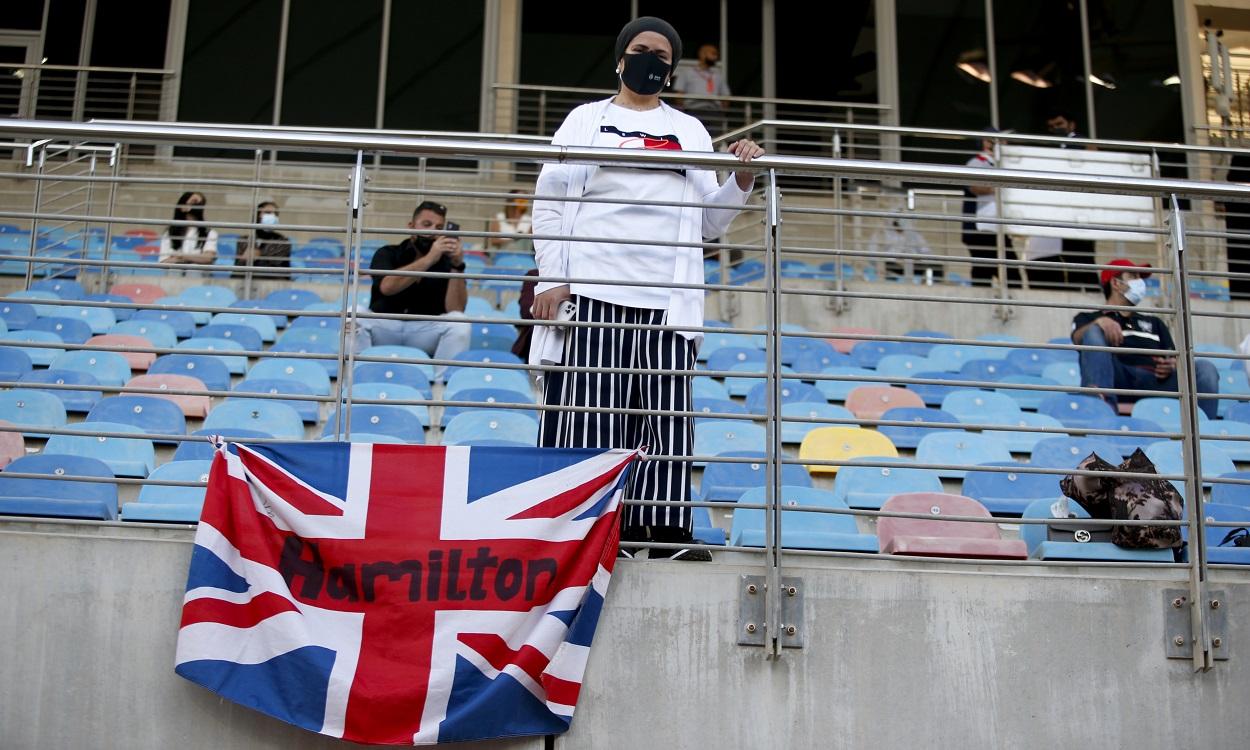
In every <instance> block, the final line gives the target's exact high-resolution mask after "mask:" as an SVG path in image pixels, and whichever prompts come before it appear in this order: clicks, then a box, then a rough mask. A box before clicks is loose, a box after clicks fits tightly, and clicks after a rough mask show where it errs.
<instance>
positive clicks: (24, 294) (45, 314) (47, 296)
mask: <svg viewBox="0 0 1250 750" xmlns="http://www.w3.org/2000/svg"><path fill="white" fill-rule="evenodd" d="M6 296H8V297H12V298H16V299H26V300H32V301H31V302H29V303H27V304H29V305H31V306H32V307H34V308H35V315H37V316H38V317H40V318H50V317H53V316H58V315H60V314H61V311H62V310H64V309H69V308H68V307H63V306H62V305H45V304H41V303H40V302H39V300H49V301H59V300H60V298H59V297H57V296H56V295H55V294H53V293H52V292H41V291H33V290H30V289H19V290H17V291H14V292H9V293H8V295H6Z"/></svg>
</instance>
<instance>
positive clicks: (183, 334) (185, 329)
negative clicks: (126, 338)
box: [101, 310, 195, 339]
mask: <svg viewBox="0 0 1250 750" xmlns="http://www.w3.org/2000/svg"><path fill="white" fill-rule="evenodd" d="M145 320H152V321H156V322H157V323H164V324H165V325H167V326H169V327H170V328H172V329H173V330H174V335H175V336H177V337H178V338H180V339H189V338H191V337H192V336H194V335H195V317H194V316H193V315H191V313H189V312H185V311H183V310H139V311H138V312H136V313H135V314H134V315H132V316H130V320H128V321H126V322H127V323H136V322H140V321H145ZM108 330H109V329H105V331H101V333H104V332H106V331H108ZM113 332H114V333H118V331H113Z"/></svg>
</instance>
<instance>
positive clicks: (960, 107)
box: [896, 0, 990, 130]
mask: <svg viewBox="0 0 1250 750" xmlns="http://www.w3.org/2000/svg"><path fill="white" fill-rule="evenodd" d="M896 7H897V8H898V15H897V19H898V26H897V29H898V85H899V112H898V121H899V123H901V124H903V125H908V126H916V127H925V128H953V129H961V130H964V129H967V130H976V129H980V128H984V127H986V126H988V125H989V124H990V70H989V64H988V62H987V55H986V43H985V5H984V3H982V2H975V1H974V2H969V0H896Z"/></svg>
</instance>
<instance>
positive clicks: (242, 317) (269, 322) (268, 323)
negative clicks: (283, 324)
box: [179, 312, 278, 344]
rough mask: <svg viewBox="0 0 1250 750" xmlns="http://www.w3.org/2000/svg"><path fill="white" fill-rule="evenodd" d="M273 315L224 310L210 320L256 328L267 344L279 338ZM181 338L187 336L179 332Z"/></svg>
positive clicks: (213, 322)
mask: <svg viewBox="0 0 1250 750" xmlns="http://www.w3.org/2000/svg"><path fill="white" fill-rule="evenodd" d="M272 317H273V316H270V315H262V314H260V313H242V312H222V313H217V314H216V315H214V316H213V317H212V319H211V320H209V324H210V325H232V326H247V327H249V328H253V329H255V331H256V332H257V333H259V334H260V340H261V341H263V342H265V343H266V344H268V343H271V342H273V341H276V340H277V338H278V328H277V326H276V325H275V324H274V322H273V319H272ZM179 337H180V338H186V337H185V336H182V335H181V334H179Z"/></svg>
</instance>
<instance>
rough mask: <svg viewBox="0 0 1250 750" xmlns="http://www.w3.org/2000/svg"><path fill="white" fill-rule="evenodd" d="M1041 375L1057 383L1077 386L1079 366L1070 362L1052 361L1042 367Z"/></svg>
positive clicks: (1079, 379)
mask: <svg viewBox="0 0 1250 750" xmlns="http://www.w3.org/2000/svg"><path fill="white" fill-rule="evenodd" d="M1042 377H1044V378H1048V379H1050V380H1053V381H1055V382H1056V383H1058V384H1059V385H1069V386H1073V387H1077V386H1079V385H1080V384H1081V367H1080V365H1076V364H1073V363H1071V362H1052V363H1050V364H1048V365H1046V366H1045V367H1043V368H1042Z"/></svg>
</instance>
